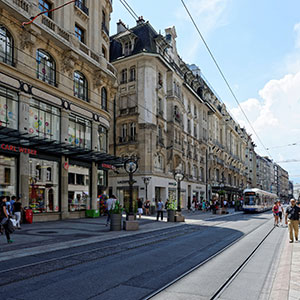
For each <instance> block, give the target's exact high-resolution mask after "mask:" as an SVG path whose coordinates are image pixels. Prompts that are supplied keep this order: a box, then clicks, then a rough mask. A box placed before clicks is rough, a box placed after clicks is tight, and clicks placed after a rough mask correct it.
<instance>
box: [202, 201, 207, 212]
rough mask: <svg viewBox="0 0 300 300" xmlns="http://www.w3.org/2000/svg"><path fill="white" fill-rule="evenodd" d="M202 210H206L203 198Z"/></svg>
mask: <svg viewBox="0 0 300 300" xmlns="http://www.w3.org/2000/svg"><path fill="white" fill-rule="evenodd" d="M202 210H203V211H206V205H205V200H203V202H202Z"/></svg>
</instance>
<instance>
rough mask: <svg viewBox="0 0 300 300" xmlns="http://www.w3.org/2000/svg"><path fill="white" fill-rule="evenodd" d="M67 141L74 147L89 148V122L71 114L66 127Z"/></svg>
mask: <svg viewBox="0 0 300 300" xmlns="http://www.w3.org/2000/svg"><path fill="white" fill-rule="evenodd" d="M68 136H69V137H68V142H69V143H70V144H71V145H73V146H76V147H80V148H87V149H90V148H91V122H90V121H88V120H86V119H83V118H80V117H78V116H74V115H71V116H70V119H69V128H68Z"/></svg>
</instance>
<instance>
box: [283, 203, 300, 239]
mask: <svg viewBox="0 0 300 300" xmlns="http://www.w3.org/2000/svg"><path fill="white" fill-rule="evenodd" d="M299 214H300V208H299V206H297V205H296V200H295V199H291V201H290V205H289V206H288V207H287V208H286V210H285V224H288V227H289V234H290V243H293V242H294V235H295V240H296V242H297V241H298V231H299Z"/></svg>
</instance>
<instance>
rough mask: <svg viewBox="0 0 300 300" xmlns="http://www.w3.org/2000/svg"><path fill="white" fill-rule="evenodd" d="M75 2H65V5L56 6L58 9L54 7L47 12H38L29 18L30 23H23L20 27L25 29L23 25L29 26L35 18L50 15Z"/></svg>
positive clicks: (73, 0) (72, 0)
mask: <svg viewBox="0 0 300 300" xmlns="http://www.w3.org/2000/svg"><path fill="white" fill-rule="evenodd" d="M75 1H76V0H71V1H69V2H67V3H65V4H62V5H60V6H58V7H55V8H52V9H48V10H44V11H42V12H40V13H39V14H37V15H36V16H34V17H30V19H31V21H29V22H23V23H22V27H25V25H29V24H31V23H33V21H34V20H35V19H36V18H38V17H39V16H41V15H43V14H47V13H51V12H53V11H55V10H58V9H60V8H63V7H64V6H66V5H69V4H71V3H74V2H75Z"/></svg>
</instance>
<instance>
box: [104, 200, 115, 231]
mask: <svg viewBox="0 0 300 300" xmlns="http://www.w3.org/2000/svg"><path fill="white" fill-rule="evenodd" d="M116 201H117V197H116V196H115V195H112V196H111V197H110V198H108V199H107V200H106V209H107V219H106V226H107V225H108V224H109V223H110V211H111V209H113V208H114V206H115V203H116Z"/></svg>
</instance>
